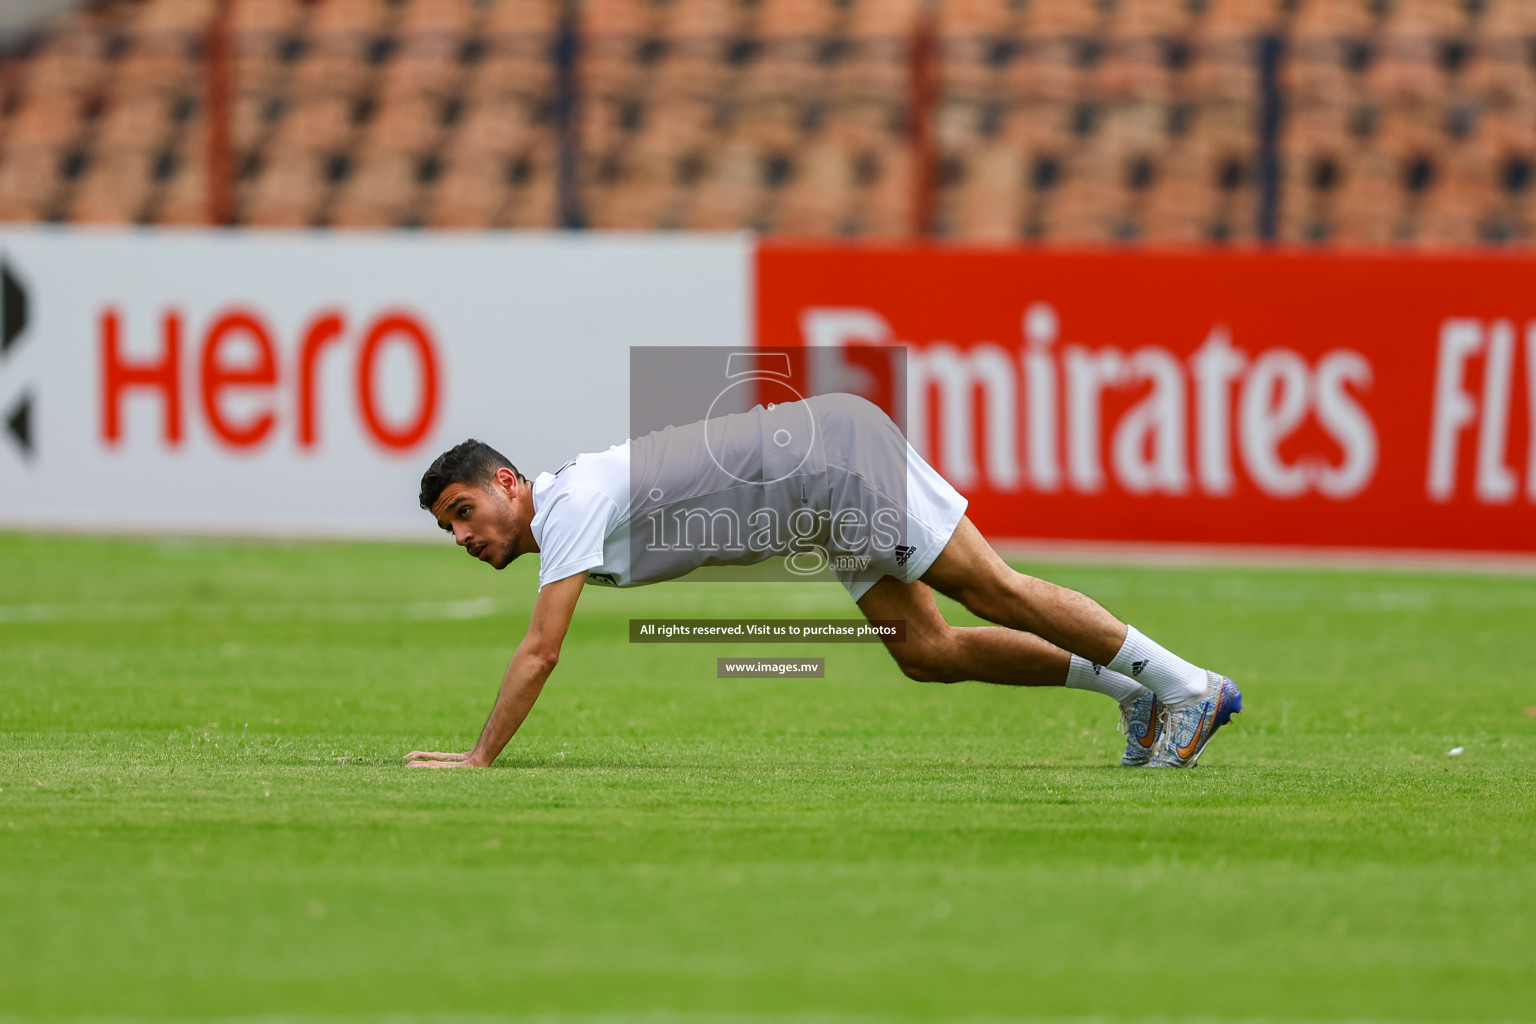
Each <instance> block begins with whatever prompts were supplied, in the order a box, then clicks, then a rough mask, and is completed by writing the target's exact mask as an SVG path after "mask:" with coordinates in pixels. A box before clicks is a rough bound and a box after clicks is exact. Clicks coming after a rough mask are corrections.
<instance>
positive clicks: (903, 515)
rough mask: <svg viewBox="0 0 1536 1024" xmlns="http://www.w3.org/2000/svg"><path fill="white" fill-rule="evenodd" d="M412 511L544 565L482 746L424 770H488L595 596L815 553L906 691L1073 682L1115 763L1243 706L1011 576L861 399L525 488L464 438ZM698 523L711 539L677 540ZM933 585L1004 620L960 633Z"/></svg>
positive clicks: (794, 406) (1169, 659)
mask: <svg viewBox="0 0 1536 1024" xmlns="http://www.w3.org/2000/svg"><path fill="white" fill-rule="evenodd" d="M420 500H421V507H422V508H424V509H427V510H428V511H430V512H431V513H432V515H433V516H434V517H435V518H436V519H437V523H438V525H439V526H441V527H442V528H443V529H444V530H446V531H448V532H450V533H452V534H453V537H454V540H455V541H456V542H457V543H458V544H459V545H460V546H461V547H463V548H464V549H465V550H466V551H468V552H469V554H470V555H471V556H472V557H474V558H478V559H479V560H481V561H483V562H487V563H489V564H490V565H491V566H492V567H494V568H496V569H504V568H506V567H507V565H508V564H510V563H511V562H512V561H513V560H514V559H516V558H517V557H518V556H520V555H525V554H529V553H530V552H536V553H537V554H538V555H539V593H538V598H537V600H536V601H535V603H534V607H533V615H532V618H531V620H530V622H529V624H528V632H527V634H526V635H525V636H524V637H523V641H522V643H520V644H519V645H518V647H517V650H516V652H515V653H514V654H513V655H512V661H511V663H510V664H509V665H508V666H507V671H506V674H505V676H504V677H503V679H502V683H501V690H500V692H499V693H498V694H497V697H496V704H495V707H494V708H493V709H492V711H491V715H490V719H489V720H488V721H487V722H486V724H485V728H484V730H482V732H481V733H480V738H479V740H477V741H476V743H475V745H474V746H473V747H472V748H471V749H470V750H468V751H465V752H463V753H443V752H433V751H413V752H412V753H411V754H409V755H407V757H406V761H407V762H408V763H409V764H410V765H412V766H415V767H430V768H450V767H483V766H485V765H489V764H490V763H491V762H492V761H494V760H496V757H497V755H499V754H500V753H501V751H502V748H504V747H505V746H506V745H507V742H508V741H509V740H511V738H512V736H513V734H514V733H516V732H517V730H518V727H519V726H521V725H522V724H523V720H524V719H525V718H527V716H528V712H529V710H530V709H531V708H532V707H533V703H534V701H535V700H537V699H538V696H539V693H540V692H541V691H542V690H543V688H544V684H545V682H546V681H547V680H548V679H549V675H550V673H551V672H552V671H553V670H554V668H555V664H556V663H557V661H558V660H559V657H560V645H561V641H562V640H563V639H564V638H565V634H566V630H567V629H568V628H569V627H570V623H571V617H572V615H573V613H574V612H575V610H576V602H577V599H578V598H579V597H580V596H581V590H582V587H583V586H585V585H586V584H588V583H589V582H591V583H598V584H604V585H608V586H619V587H625V586H637V585H640V584H645V583H656V582H660V581H662V580H667V579H675V578H677V577H679V576H683V575H686V574H687V573H689V572H692V571H693V570H694V569H697V568H700V567H701V566H704V565H730V564H735V565H747V564H753V563H756V562H761V561H763V560H765V559H767V558H771V557H773V556H775V555H784V556H789V564H790V567H791V568H792V569H793V568H794V566H795V564H796V562H797V560H799V561H800V562H801V563H803V562H805V561H806V559H807V557H809V559H810V561H811V562H812V563H813V564H814V565H815V566H816V567H818V568H819V567H822V566H824V565H826V564H827V562H826V561H823V560H822V559H823V558H826V559H827V560H829V561H830V564H831V565H833V566H838V565H842V566H862V569H860V570H854V569H843V570H839V571H838V576H839V579H840V582H842V583H843V585H844V586H845V587H846V588H847V589H848V592H849V594H850V596H852V597H853V599H854V600H855V601H856V602H857V603H858V606H859V609H860V611H862V612H863V613H864V615H865V616H866V617H867V618H869V619H901V620H905V621H906V624H907V628H906V639H905V641H904V642H895V641H886V646H887V649H888V650H889V651H890V653H891V655H892V656H893V657H894V658H895V659H896V663H897V664H898V665H899V666H901V670H902V671H903V672H904V673H905V674H906V675H907V676H908V677H910V678H912V679H917V680H923V681H929V682H945V683H950V682H960V681H963V680H979V681H983V682H988V683H999V684H1003V685H1010V686H1068V687H1074V688H1077V689H1084V690H1092V691H1094V692H1096V693H1102V694H1105V695H1106V696H1109V697H1111V698H1113V699H1114V700H1116V701H1117V702H1119V705H1120V713H1121V720H1122V724H1123V727H1124V729H1125V733H1126V751H1125V755H1124V757H1123V758H1122V759H1121V763H1122V764H1126V765H1145V766H1149V767H1193V766H1194V765H1195V763H1196V761H1197V760H1198V758H1199V757H1200V753H1201V751H1202V750H1204V749H1205V745H1206V744H1207V743H1208V742H1210V739H1211V737H1212V736H1213V735H1214V734H1215V732H1216V730H1217V729H1219V728H1220V727H1221V726H1223V725H1225V724H1226V723H1227V722H1228V721H1229V720H1230V718H1231V716H1232V715H1234V714H1236V713H1237V712H1239V711H1241V710H1242V706H1243V704H1242V700H1243V698H1242V694H1241V693H1240V692H1239V691H1238V688H1237V687H1236V686H1235V685H1234V684H1233V683H1232V681H1231V680H1230V679H1228V678H1226V677H1225V676H1222V675H1218V674H1217V673H1215V672H1208V671H1206V670H1205V669H1203V668H1200V667H1198V666H1196V665H1192V664H1190V663H1189V662H1187V661H1185V660H1184V659H1183V658H1180V657H1179V656H1178V655H1176V654H1174V653H1172V652H1171V651H1168V650H1166V649H1165V648H1163V647H1161V646H1160V645H1158V644H1157V643H1156V642H1154V641H1153V640H1151V639H1149V638H1148V637H1146V636H1145V635H1143V634H1142V633H1140V632H1139V631H1137V630H1136V628H1135V627H1133V626H1128V625H1126V624H1125V623H1123V622H1121V621H1120V620H1119V619H1117V618H1115V617H1114V616H1113V615H1111V614H1110V613H1109V612H1108V611H1106V610H1105V609H1104V608H1103V607H1101V606H1100V605H1099V604H1098V603H1096V602H1095V601H1093V600H1092V599H1090V598H1088V597H1085V596H1084V595H1082V594H1079V593H1077V592H1075V591H1072V590H1068V589H1066V588H1064V587H1059V586H1056V585H1055V584H1052V583H1048V582H1046V581H1045V580H1040V579H1035V578H1033V577H1030V576H1026V575H1024V574H1023V573H1020V572H1016V571H1015V570H1014V569H1012V568H1010V567H1009V566H1008V565H1007V564H1006V563H1005V562H1004V561H1003V560H1002V558H1001V557H1000V556H999V555H998V554H997V552H996V551H994V550H993V549H992V547H991V545H989V544H988V543H987V541H986V540H985V539H984V538H983V537H982V535H981V533H980V532H979V531H978V530H977V529H976V527H975V526H974V525H972V523H971V521H970V519H968V518H967V517H966V515H965V509H966V500H965V498H963V497H962V496H961V495H960V494H959V492H957V491H956V490H955V489H954V488H953V487H952V486H950V484H949V483H948V481H946V480H944V478H943V477H941V476H939V474H938V473H937V472H936V471H935V470H934V469H933V468H932V467H931V466H929V465H928V463H927V462H925V461H924V460H923V458H922V457H921V456H920V455H918V453H917V452H916V451H915V450H913V449H912V448H911V447H910V446H909V445H908V444H907V442H906V438H905V437H904V436H903V435H902V433H901V431H900V429H899V428H898V427H897V426H896V424H895V423H893V422H892V421H891V420H890V418H889V417H887V416H886V415H885V413H884V412H883V411H882V410H881V409H880V408H879V407H877V406H875V405H873V404H871V403H870V402H867V401H865V400H864V399H862V398H858V397H856V396H853V395H844V394H828V395H819V396H815V397H812V398H809V399H805V400H804V401H800V402H786V403H783V404H779V405H769V406H768V407H766V408H765V407H763V406H761V405H759V406H757V407H755V408H753V409H752V410H751V411H749V412H745V413H736V414H732V415H729V416H725V417H716V418H712V419H708V420H701V421H699V422H697V423H692V424H688V425H686V426H683V427H668V428H666V429H664V430H660V431H657V432H655V433H652V434H649V435H647V436H646V437H644V438H639V439H636V440H633V441H628V442H625V443H624V444H622V445H615V446H613V447H611V448H609V449H608V450H607V451H605V452H597V453H592V454H585V455H580V456H578V457H576V458H575V459H573V460H571V461H570V462H568V463H566V464H565V465H564V466H563V467H561V468H560V469H559V470H558V471H557V472H555V473H553V474H551V473H542V474H540V475H539V477H538V479H536V480H534V481H532V482H530V481H528V480H527V479H526V478H525V477H523V476H522V474H520V473H519V472H518V471H517V469H516V468H515V467H514V466H513V465H512V463H510V462H509V461H508V460H507V459H506V458H505V457H504V456H502V455H501V454H500V453H498V452H497V451H496V450H495V449H493V448H491V447H489V446H488V445H485V444H483V443H481V442H479V441H475V440H468V441H465V442H463V443H462V444H459V445H457V446H455V447H454V448H452V449H450V450H449V451H447V452H444V453H443V454H442V455H441V456H439V457H438V458H437V460H436V461H435V462H433V463H432V466H431V468H430V469H428V470H427V472H426V474H425V475H424V476H423V477H422V481H421V499H420ZM690 523H696V524H698V525H700V526H702V527H705V528H706V529H707V531H709V536H705V535H703V534H702V533H701V535H699V536H697V537H695V536H693V535H689V536H680V535H679V533H678V531H679V530H683V531H686V530H687V528H688V525H689V524H690ZM786 524H787V528H786ZM669 526H670V528H671V532H670V533H669V532H668V531H669ZM716 526H722V527H723V529H722V530H721V531H719V535H716V533H715V527H716ZM711 537H712V538H713V540H712V541H710V538H711ZM695 540H697V541H698V543H694V541H695ZM706 541H710V542H706ZM934 590H937V591H939V592H940V593H941V594H945V595H947V596H949V597H951V598H953V599H955V600H956V601H959V602H960V603H961V604H963V605H965V607H967V608H969V609H970V610H971V611H972V612H974V613H975V614H976V615H978V616H980V617H981V618H983V619H986V620H987V621H989V622H993V623H996V625H994V626H959V627H957V626H951V625H950V624H949V623H948V622H946V621H945V620H944V618H943V616H942V614H941V613H940V612H939V609H938V605H937V603H936V602H935V601H934V597H933V593H932V592H933V591H934Z"/></svg>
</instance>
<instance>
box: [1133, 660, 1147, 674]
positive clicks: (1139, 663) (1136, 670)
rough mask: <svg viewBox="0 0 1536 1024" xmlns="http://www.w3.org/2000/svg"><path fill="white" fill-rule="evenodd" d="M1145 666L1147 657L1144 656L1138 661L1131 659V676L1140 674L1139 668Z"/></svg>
mask: <svg viewBox="0 0 1536 1024" xmlns="http://www.w3.org/2000/svg"><path fill="white" fill-rule="evenodd" d="M1146 667H1147V659H1146V658H1143V659H1141V660H1140V661H1133V662H1131V675H1132V677H1135V676H1139V675H1141V670H1142V669H1144V668H1146Z"/></svg>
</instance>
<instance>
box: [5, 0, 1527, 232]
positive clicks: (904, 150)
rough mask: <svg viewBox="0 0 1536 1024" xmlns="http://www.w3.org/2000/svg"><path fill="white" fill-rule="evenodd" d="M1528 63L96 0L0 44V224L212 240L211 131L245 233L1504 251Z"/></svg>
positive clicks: (1402, 49)
mask: <svg viewBox="0 0 1536 1024" xmlns="http://www.w3.org/2000/svg"><path fill="white" fill-rule="evenodd" d="M220 10H223V11H225V12H226V18H227V20H226V21H224V22H220V21H218V12H219V11H220ZM220 24H223V25H226V26H227V31H228V37H227V38H228V45H227V47H224V48H222V49H223V50H225V51H227V52H228V53H229V55H230V59H229V61H228V62H227V65H224V64H220V63H218V62H217V61H216V60H214V61H212V62H211V57H210V55H211V54H212V53H214V52H216V51H217V50H219V49H221V48H218V47H214V46H212V45H211V44H210V39H214V40H217V39H220V38H223V37H221V36H213V35H211V34H210V33H211V30H212V27H216V26H218V25H220ZM925 41H926V44H925ZM1266 45H1268V46H1270V47H1271V48H1272V52H1273V53H1275V54H1277V55H1278V61H1277V63H1276V64H1275V66H1274V71H1273V73H1272V74H1270V73H1269V72H1267V71H1266V66H1265V63H1264V60H1263V58H1262V53H1264V52H1266V51H1265V50H1264V47H1265V46H1266ZM1533 52H1536V4H1532V3H1530V2H1528V0H1117V2H1100V3H1086V2H1082V0H941V2H936V3H924V2H922V0H582V2H579V3H562V2H561V0H222V2H221V0H105V2H98V3H92V4H88V5H82V6H80V7H79V8H78V9H77V10H76V11H75V12H74V13H72V14H69V15H66V16H64V17H62V18H60V19H57V20H55V21H53V22H49V23H46V24H45V25H43V26H41V27H40V28H39V30H38V31H37V32H36V33H35V35H34V36H33V37H32V38H30V39H29V40H27V41H25V42H24V43H23V44H21V45H20V46H19V47H14V48H13V49H12V51H11V52H9V53H6V54H4V55H3V56H0V218H3V219H5V220H9V221H36V220H75V221H81V222H112V223H133V222H143V223H166V224H186V223H197V222H200V221H206V220H207V219H208V218H209V217H210V216H211V215H212V214H213V211H214V209H215V207H214V206H211V205H210V200H209V197H208V192H209V190H208V183H209V178H208V171H209V166H210V164H209V159H208V153H209V139H210V135H209V125H210V117H211V116H219V117H223V118H224V120H222V121H214V122H212V123H213V125H214V126H215V127H217V126H219V125H220V124H227V125H228V130H227V138H228V139H229V150H230V152H229V159H228V166H229V168H230V173H231V175H232V177H233V189H232V199H231V202H230V209H228V211H227V214H226V216H227V219H229V220H230V221H231V222H233V223H237V224H249V225H288V226H324V225H334V226H359V227H363V226H366V227H412V226H432V227H442V228H450V227H451V228H491V227H533V228H541V227H555V226H560V225H566V226H585V227H592V228H607V229H620V230H668V229H684V228H686V229H697V230H739V229H752V230H756V231H759V232H763V233H766V234H770V235H782V236H794V237H809V238H837V237H846V238H900V237H906V236H909V235H912V234H914V233H919V234H926V235H932V236H936V237H940V238H949V239H957V240H966V241H971V242H985V243H997V244H1008V243H1017V242H1021V241H1024V242H1050V241H1060V242H1074V243H1075V242H1089V243H1119V244H1135V243H1172V244H1191V243H1196V244H1198V243H1217V244H1220V243H1228V242H1245V241H1253V240H1257V239H1261V238H1263V237H1265V236H1266V231H1267V230H1268V229H1267V228H1266V227H1265V225H1266V224H1268V223H1272V224H1273V230H1272V232H1271V234H1272V237H1274V238H1276V239H1279V240H1282V241H1286V242H1291V243H1297V244H1307V245H1316V244H1330V243H1352V244H1373V245H1375V244H1383V245H1415V246H1436V245H1467V244H1511V243H1523V242H1529V241H1530V240H1531V239H1532V238H1533V230H1536V224H1533V219H1536V214H1533V209H1532V205H1533V200H1532V195H1533V193H1536V189H1533V183H1532V179H1533V177H1536V170H1533V168H1536V62H1533V60H1532V53H1533ZM221 72H222V73H225V74H227V76H228V81H229V82H230V88H229V95H230V102H229V104H228V109H227V111H224V110H222V108H221V110H220V111H218V112H214V114H212V115H211V114H210V110H209V106H210V104H209V100H208V97H209V95H210V93H209V82H210V80H213V79H212V78H211V76H212V75H216V74H219V73H221ZM1267 74H1268V75H1269V77H1266V75H1267ZM925 76H926V77H925ZM924 82H928V83H930V87H929V88H928V90H927V91H926V92H925V91H924V90H923V88H922V83H924ZM1282 115H1283V116H1282ZM213 137H215V138H218V137H225V136H220V135H215V136H213ZM215 152H217V150H216V151H215ZM1271 168H1272V170H1273V173H1270V171H1271ZM1266 215H1267V219H1266Z"/></svg>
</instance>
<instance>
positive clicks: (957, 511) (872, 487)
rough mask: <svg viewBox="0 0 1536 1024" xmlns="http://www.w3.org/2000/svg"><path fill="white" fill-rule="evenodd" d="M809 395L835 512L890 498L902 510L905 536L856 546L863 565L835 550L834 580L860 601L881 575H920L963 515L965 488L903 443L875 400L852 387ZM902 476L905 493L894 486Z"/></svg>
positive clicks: (870, 511)
mask: <svg viewBox="0 0 1536 1024" xmlns="http://www.w3.org/2000/svg"><path fill="white" fill-rule="evenodd" d="M812 401H814V402H816V403H817V405H818V407H819V412H820V416H819V422H820V424H821V427H822V431H823V433H822V444H823V450H824V451H825V452H826V474H827V483H828V485H829V488H830V491H831V493H830V495H829V500H828V505H829V507H830V508H831V510H832V511H833V513H834V514H836V513H839V512H841V511H843V510H845V509H859V510H860V511H861V513H862V514H863V515H865V516H873V515H874V514H875V513H876V511H877V510H878V509H879V508H882V507H886V508H888V507H891V506H893V505H900V506H901V507H903V508H905V512H906V514H905V516H904V526H905V533H906V537H905V539H904V540H903V541H902V542H901V543H900V544H898V545H896V546H895V547H893V548H892V547H886V546H883V545H878V544H873V545H869V546H867V547H865V548H864V549H863V551H862V552H861V554H864V555H867V556H868V557H869V559H870V563H869V564H868V565H867V566H866V567H864V568H863V569H860V570H853V571H848V570H843V569H839V568H837V565H838V563H837V561H836V559H835V558H834V561H833V571H834V573H835V574H836V575H837V578H838V582H840V583H842V585H843V587H844V588H845V589H846V590H847V591H848V596H850V597H852V598H853V599H854V600H855V601H858V600H859V599H860V598H862V597H863V596H864V595H865V594H867V593H868V592H869V590H870V588H871V587H873V586H874V585H875V584H876V583H877V582H878V581H879V580H880V579H881V578H882V577H884V576H893V577H895V578H896V579H898V580H901V581H902V582H903V583H911V582H913V581H914V580H917V579H919V578H921V577H922V575H923V573H925V572H927V571H928V568H929V566H931V565H933V563H934V561H935V560H936V559H937V558H938V557H939V554H940V552H942V551H943V550H944V546H945V545H946V544H948V543H949V539H950V537H952V536H954V533H955V528H956V527H957V526H959V525H960V520H961V519H962V518H963V517H964V516H965V510H966V507H967V504H968V503H967V501H966V499H965V496H964V495H962V494H961V493H960V492H959V491H957V490H955V488H954V486H953V485H951V484H950V482H949V481H948V480H945V479H944V478H943V477H942V476H940V475H939V473H938V470H936V469H934V468H933V467H932V466H930V465H929V464H928V462H927V460H925V459H924V458H923V457H922V456H921V455H919V454H918V453H917V450H916V449H915V448H913V447H912V446H911V445H910V444H908V443H907V439H906V438H905V437H903V436H902V433H901V430H900V429H899V428H898V427H897V426H896V424H895V423H894V422H892V421H891V419H890V417H889V416H887V415H886V414H885V412H884V411H883V410H882V409H881V408H880V407H879V406H877V405H875V404H874V403H872V402H869V401H866V400H865V399H863V398H858V397H856V396H853V395H822V396H820V397H818V398H816V399H813V400H812ZM898 467H901V468H904V469H905V480H904V481H898V480H896V479H893V471H895V470H896V469H897V468H898ZM903 483H904V485H905V493H904V494H901V493H892V492H895V491H899V490H900V489H901V488H902V485H903ZM829 550H830V551H831V552H832V553H833V554H834V555H835V554H837V553H838V552H837V548H836V546H835V545H829Z"/></svg>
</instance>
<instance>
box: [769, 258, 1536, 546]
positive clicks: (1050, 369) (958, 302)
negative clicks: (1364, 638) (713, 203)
mask: <svg viewBox="0 0 1536 1024" xmlns="http://www.w3.org/2000/svg"><path fill="white" fill-rule="evenodd" d="M756 289H757V293H756V295H757V297H756V332H757V333H756V341H757V344H759V345H766V346H802V345H811V346H818V347H826V348H832V349H837V350H840V351H841V352H842V353H843V355H842V356H841V357H840V358H842V359H844V360H845V361H846V362H847V364H848V366H849V372H848V374H847V375H846V380H847V381H848V382H852V383H851V384H850V385H849V386H847V387H845V388H843V389H845V390H855V389H857V387H856V385H857V382H858V380H859V377H860V374H859V371H858V367H857V364H858V362H859V357H858V350H859V348H860V347H861V346H871V345H873V346H887V345H904V346H906V347H907V387H906V403H905V405H906V408H905V413H906V425H907V429H908V435H909V437H910V438H911V440H912V442H913V444H914V445H915V446H916V447H917V448H918V450H919V451H921V452H923V453H924V454H925V455H926V456H927V457H928V458H929V460H930V461H931V462H933V464H934V465H935V466H936V467H937V468H938V469H939V470H940V472H942V473H944V475H945V476H946V477H948V478H949V479H950V480H951V481H952V482H954V483H955V484H956V486H958V487H959V488H960V489H961V490H962V491H963V492H965V494H966V495H967V496H968V497H969V498H970V499H971V512H970V515H971V518H972V519H973V520H974V521H975V522H976V524H977V525H978V526H979V527H980V528H981V529H982V530H983V531H984V532H985V533H987V534H988V535H989V536H992V537H994V538H1001V539H1007V538H1018V539H1024V538H1050V539H1078V540H1100V541H1131V542H1140V541H1176V542H1197V543H1198V542H1218V543H1228V544H1257V545H1307V546H1340V547H1372V548H1399V549H1401V548H1412V549H1419V550H1425V549H1429V550H1433V549H1443V550H1460V551H1511V552H1527V553H1529V552H1532V551H1536V415H1533V410H1536V258H1533V257H1530V256H1519V257H1515V256H1504V255H1477V256H1472V255H1467V256H1462V255H1452V256H1423V255H1362V254H1348V255H1345V254H1310V253H1296V252H1227V253H1175V252H1169V253H1155V252H1135V253H1132V252H1116V251H1081V252H1062V251H1048V252H1047V251H1030V250H982V249H957V248H940V247H913V248H890V249H869V248H839V247H809V246H790V245H775V244H771V243H765V244H763V245H762V246H761V247H760V249H759V250H758V253H757V281H756ZM822 361H824V360H818V362H822ZM822 389H823V390H825V389H826V388H822ZM870 397H872V398H875V399H876V400H879V399H880V398H881V397H882V396H879V395H874V394H872V395H870ZM883 397H884V399H885V401H886V402H887V403H888V404H889V403H890V402H891V397H890V395H889V394H887V395H885V396H883Z"/></svg>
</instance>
